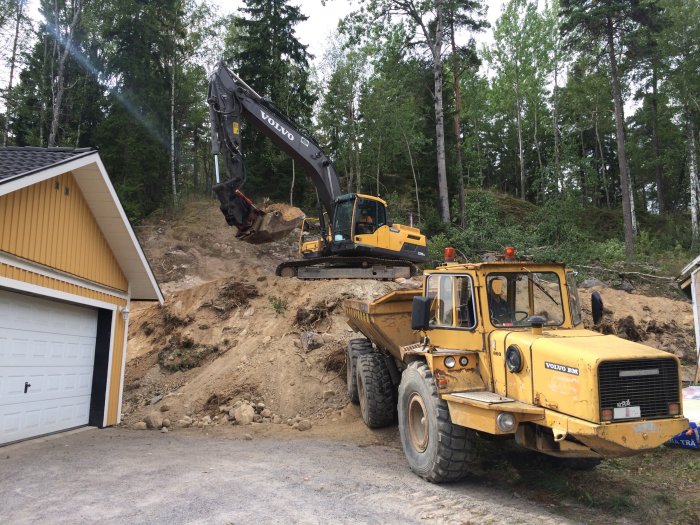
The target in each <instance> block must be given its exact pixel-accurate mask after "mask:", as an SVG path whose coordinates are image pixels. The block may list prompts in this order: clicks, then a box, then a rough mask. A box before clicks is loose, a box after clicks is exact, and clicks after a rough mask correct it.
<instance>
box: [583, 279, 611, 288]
mask: <svg viewBox="0 0 700 525" xmlns="http://www.w3.org/2000/svg"><path fill="white" fill-rule="evenodd" d="M578 287H579V288H594V287H599V288H607V287H608V285H607V284H605V283H604V282H603V281H601V280H600V279H596V278H595V277H591V278H590V279H586V280H585V281H583V282H582V283H581V284H579V285H578Z"/></svg>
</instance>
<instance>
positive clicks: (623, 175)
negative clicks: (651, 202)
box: [607, 17, 635, 259]
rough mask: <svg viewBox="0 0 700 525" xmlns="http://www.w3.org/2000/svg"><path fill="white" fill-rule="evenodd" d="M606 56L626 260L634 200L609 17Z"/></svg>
mask: <svg viewBox="0 0 700 525" xmlns="http://www.w3.org/2000/svg"><path fill="white" fill-rule="evenodd" d="M607 34H608V56H609V58H610V84H611V87H612V95H613V101H614V103H615V135H616V136H617V160H618V163H619V165H620V185H621V187H622V188H621V189H622V214H623V216H624V226H625V248H626V253H627V258H628V259H632V258H633V257H634V236H635V220H634V200H633V199H632V185H631V181H630V172H629V165H628V163H627V155H626V153H625V120H624V113H623V111H624V110H623V106H622V96H621V94H620V79H619V77H618V71H617V57H616V56H615V38H614V37H615V34H614V28H613V21H612V18H611V17H608V20H607Z"/></svg>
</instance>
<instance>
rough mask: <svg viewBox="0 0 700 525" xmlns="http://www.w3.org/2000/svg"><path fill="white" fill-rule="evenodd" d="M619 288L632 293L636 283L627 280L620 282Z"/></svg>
mask: <svg viewBox="0 0 700 525" xmlns="http://www.w3.org/2000/svg"><path fill="white" fill-rule="evenodd" d="M617 289H618V290H622V291H623V292H627V293H632V292H634V285H633V284H632V283H631V282H629V281H626V280H625V281H622V282H621V283H620V286H618V287H617Z"/></svg>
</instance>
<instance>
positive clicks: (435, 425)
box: [398, 361, 476, 483]
mask: <svg viewBox="0 0 700 525" xmlns="http://www.w3.org/2000/svg"><path fill="white" fill-rule="evenodd" d="M398 409H399V434H400V435H401V444H402V445H403V451H404V454H405V455H406V459H407V460H408V464H409V466H410V467H411V470H413V472H415V473H416V474H418V475H419V476H420V477H422V478H424V479H426V480H427V481H431V482H433V483H442V482H446V481H457V480H460V479H462V478H463V477H464V476H465V475H466V474H467V473H468V467H469V462H470V460H471V457H472V450H473V448H474V440H475V439H476V433H475V432H474V431H473V430H470V429H467V428H465V427H461V426H458V425H454V424H452V422H451V421H450V412H449V409H448V407H447V403H446V402H445V401H444V400H442V399H440V396H439V395H438V392H437V388H436V386H435V381H434V380H433V374H432V372H431V371H430V369H429V368H428V365H427V364H426V363H425V362H423V361H414V362H413V363H411V364H410V365H408V367H407V368H406V369H405V370H404V372H403V375H402V376H401V384H400V385H399V399H398Z"/></svg>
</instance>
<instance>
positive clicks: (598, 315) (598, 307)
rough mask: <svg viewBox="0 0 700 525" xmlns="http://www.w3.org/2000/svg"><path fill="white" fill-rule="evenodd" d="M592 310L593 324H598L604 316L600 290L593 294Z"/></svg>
mask: <svg viewBox="0 0 700 525" xmlns="http://www.w3.org/2000/svg"><path fill="white" fill-rule="evenodd" d="M591 312H592V313H593V324H594V325H597V324H598V323H600V320H601V319H602V318H603V298H602V297H601V296H600V292H593V293H592V294H591Z"/></svg>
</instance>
